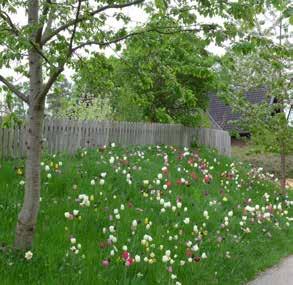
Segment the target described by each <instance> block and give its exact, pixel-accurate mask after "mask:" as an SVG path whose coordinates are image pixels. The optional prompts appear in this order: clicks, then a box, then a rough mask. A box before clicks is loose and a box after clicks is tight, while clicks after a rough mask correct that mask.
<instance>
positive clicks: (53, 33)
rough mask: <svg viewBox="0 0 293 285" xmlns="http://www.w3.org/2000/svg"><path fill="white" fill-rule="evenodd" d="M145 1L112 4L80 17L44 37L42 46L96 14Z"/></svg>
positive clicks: (137, 0) (136, 0)
mask: <svg viewBox="0 0 293 285" xmlns="http://www.w3.org/2000/svg"><path fill="white" fill-rule="evenodd" d="M144 1H145V0H135V1H133V2H128V3H125V4H111V5H107V6H103V7H101V8H99V9H97V10H94V11H92V12H91V13H89V15H87V16H80V17H78V18H77V19H75V20H72V21H69V22H68V23H66V24H64V25H62V26H60V27H59V28H57V29H56V30H54V31H52V33H51V34H49V35H47V36H46V37H43V39H42V41H41V44H42V45H44V44H45V43H46V42H48V41H49V40H50V39H51V38H53V37H54V36H56V35H58V34H59V33H60V32H62V31H64V30H66V29H67V28H69V27H71V26H73V25H75V24H76V23H80V22H83V21H85V20H87V19H89V17H93V16H95V15H96V14H98V13H101V12H103V11H105V10H108V9H122V8H125V7H129V6H132V5H136V4H140V3H143V2H144Z"/></svg>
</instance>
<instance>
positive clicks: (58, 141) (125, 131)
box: [0, 119, 231, 158]
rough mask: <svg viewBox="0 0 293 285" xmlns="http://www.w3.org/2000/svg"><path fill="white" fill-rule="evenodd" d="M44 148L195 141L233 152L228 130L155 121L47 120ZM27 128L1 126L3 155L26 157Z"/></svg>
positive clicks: (69, 149)
mask: <svg viewBox="0 0 293 285" xmlns="http://www.w3.org/2000/svg"><path fill="white" fill-rule="evenodd" d="M43 133H44V149H45V150H47V151H48V152H49V153H51V154H52V153H57V152H69V153H74V152H76V151H77V150H78V149H80V148H94V147H97V146H100V145H105V144H108V143H110V142H115V143H117V144H119V145H137V144H141V145H147V144H155V145H157V144H169V145H177V146H190V144H191V143H192V142H194V141H196V142H198V143H199V144H204V145H207V146H209V147H211V148H215V149H217V150H218V151H219V152H220V153H222V154H225V155H228V156H230V155H231V140H230V135H229V133H228V132H225V131H222V130H216V129H195V128H189V127H184V126H182V125H179V124H157V123H155V124H152V123H131V122H111V121H74V120H56V119H54V120H53V119H46V120H45V122H44V130H43ZM25 134H26V127H25V126H23V127H17V128H10V129H7V128H6V129H5V128H0V158H7V157H11V158H19V157H24V156H25Z"/></svg>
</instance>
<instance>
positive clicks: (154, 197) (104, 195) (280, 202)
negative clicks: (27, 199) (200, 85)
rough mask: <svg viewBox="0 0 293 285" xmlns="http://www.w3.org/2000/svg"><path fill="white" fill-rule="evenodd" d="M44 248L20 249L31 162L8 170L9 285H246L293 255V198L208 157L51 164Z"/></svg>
mask: <svg viewBox="0 0 293 285" xmlns="http://www.w3.org/2000/svg"><path fill="white" fill-rule="evenodd" d="M41 165H42V195H41V210H40V216H39V220H38V227H37V236H36V240H35V246H34V248H32V249H31V250H29V251H27V252H26V253H25V254H21V255H20V254H18V253H15V252H14V251H13V250H12V249H11V244H12V243H13V238H14V228H15V223H16V217H17V214H18V212H19V210H20V205H21V202H22V197H23V190H24V187H25V181H24V176H23V175H24V168H23V161H2V162H1V166H0V217H1V221H0V278H1V281H0V282H1V284H176V285H180V284H192V285H193V284H225V285H226V284H233V285H234V284H243V283H245V282H246V281H248V280H250V279H252V278H253V277H254V276H255V275H256V274H257V273H258V272H259V271H261V270H263V269H265V268H266V267H268V266H270V265H272V264H274V263H276V262H277V261H278V260H279V259H280V258H281V257H283V256H285V255H288V254H290V253H293V229H292V228H293V227H292V224H293V211H292V209H293V195H292V192H293V191H291V190H288V196H285V197H284V196H282V195H280V193H279V188H278V186H277V184H276V183H275V182H274V181H273V180H274V179H273V177H272V176H271V175H269V174H266V173H263V171H262V169H251V168H249V166H247V165H243V164H242V163H240V162H235V161H232V160H231V159H229V158H226V157H222V156H219V155H218V154H217V153H216V152H215V151H211V150H207V149H200V150H198V149H187V148H185V149H177V148H175V147H171V146H135V147H128V148H120V147H118V146H116V145H115V144H114V143H113V144H111V145H109V146H105V147H101V148H99V149H97V150H82V151H80V152H79V153H77V154H76V155H74V156H71V157H70V156H67V155H56V156H55V155H54V156H45V157H44V158H43V161H42V164H41Z"/></svg>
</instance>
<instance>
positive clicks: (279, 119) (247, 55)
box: [221, 1, 293, 189]
mask: <svg viewBox="0 0 293 285" xmlns="http://www.w3.org/2000/svg"><path fill="white" fill-rule="evenodd" d="M285 2H286V1H283V5H280V6H278V9H279V10H276V9H275V8H274V7H270V11H269V15H270V17H272V18H273V21H272V22H273V26H272V27H266V28H264V27H262V26H263V25H262V23H261V22H259V21H257V20H256V30H255V32H254V33H253V34H251V35H250V37H249V40H247V41H245V42H244V41H243V42H242V43H240V44H238V45H235V47H234V49H233V50H232V51H231V52H229V53H228V54H227V55H226V56H225V57H224V58H223V61H222V63H223V65H222V68H223V69H222V72H221V76H222V80H223V82H228V89H226V90H225V91H224V92H222V93H223V94H222V96H223V97H224V99H225V100H227V102H228V103H229V105H231V106H232V109H233V110H234V111H235V112H237V113H241V115H242V117H241V123H242V127H243V128H244V129H245V130H247V131H249V132H250V133H251V136H252V140H253V142H254V143H256V144H257V145H261V146H262V147H263V149H264V150H266V151H270V152H277V153H279V154H280V173H281V187H282V188H283V189H284V188H285V184H286V168H285V165H286V164H285V158H286V155H288V154H290V153H292V152H293V144H292V142H293V128H292V126H290V122H289V121H288V120H289V117H288V116H287V115H286V112H285V110H286V108H288V106H290V105H291V104H292V98H293V94H292V83H293V80H292V75H293V74H292V68H291V67H292V44H291V43H290V29H291V28H290V26H289V25H290V13H292V8H290V7H289V2H287V3H285ZM290 11H291V12H290ZM276 25H278V29H277V30H276V31H274V27H275V26H276ZM257 88H265V90H266V92H265V99H264V101H263V102H262V103H260V104H252V103H250V102H249V101H248V100H247V99H246V97H245V96H244V94H245V93H246V92H247V91H249V90H251V89H257Z"/></svg>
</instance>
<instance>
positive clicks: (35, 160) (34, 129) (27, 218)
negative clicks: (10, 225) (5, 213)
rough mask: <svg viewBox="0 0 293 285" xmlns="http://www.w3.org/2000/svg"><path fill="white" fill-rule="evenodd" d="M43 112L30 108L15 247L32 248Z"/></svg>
mask: <svg viewBox="0 0 293 285" xmlns="http://www.w3.org/2000/svg"><path fill="white" fill-rule="evenodd" d="M43 116H44V111H43V110H42V109H39V108H30V110H29V118H28V123H27V140H26V146H27V158H26V164H25V181H26V185H25V195H24V202H23V206H22V209H21V211H20V213H19V216H18V221H17V226H16V238H15V247H16V248H17V249H20V250H26V249H28V248H31V247H32V243H33V238H34V233H35V227H36V222H37V216H38V211H39V205H40V184H41V176H40V162H41V141H42V128H43Z"/></svg>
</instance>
